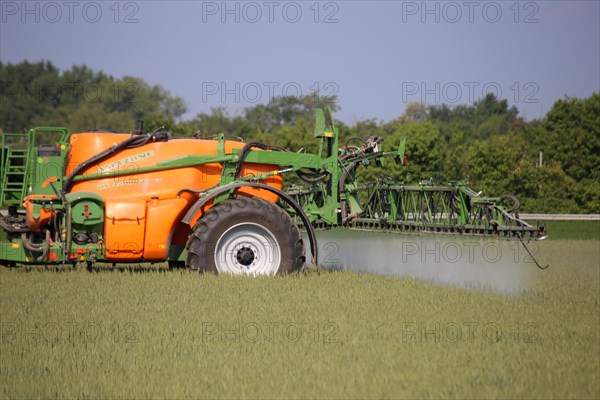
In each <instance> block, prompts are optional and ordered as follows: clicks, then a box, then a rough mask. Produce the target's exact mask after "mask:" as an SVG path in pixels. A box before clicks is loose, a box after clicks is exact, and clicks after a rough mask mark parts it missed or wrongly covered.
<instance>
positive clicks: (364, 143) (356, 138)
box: [344, 136, 367, 147]
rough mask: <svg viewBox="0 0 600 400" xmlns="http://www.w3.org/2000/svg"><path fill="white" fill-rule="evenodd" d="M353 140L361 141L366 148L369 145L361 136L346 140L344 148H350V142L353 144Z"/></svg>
mask: <svg viewBox="0 0 600 400" xmlns="http://www.w3.org/2000/svg"><path fill="white" fill-rule="evenodd" d="M353 140H359V141H361V142H362V144H363V145H364V146H366V145H367V142H366V141H365V139H363V138H361V137H359V136H352V137H351V138H349V139H348V140H346V143H344V147H348V143H350V142H351V141H353Z"/></svg>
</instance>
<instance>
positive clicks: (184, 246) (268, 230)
mask: <svg viewBox="0 0 600 400" xmlns="http://www.w3.org/2000/svg"><path fill="white" fill-rule="evenodd" d="M50 134H53V135H55V136H54V138H55V140H54V141H52V142H51V143H45V144H41V140H40V137H47V136H48V135H50ZM57 136H58V139H56V137H57ZM314 137H315V139H316V140H318V141H319V143H320V145H319V150H318V152H317V153H316V154H309V153H306V152H292V151H288V150H287V149H284V148H281V147H278V146H273V145H267V144H263V143H258V142H250V143H243V142H240V141H236V140H229V139H228V138H226V136H225V135H224V134H223V133H220V134H218V135H217V137H215V138H214V139H210V140H208V139H196V138H173V137H172V135H171V134H170V133H168V132H167V131H166V130H165V128H164V127H161V128H159V129H157V130H155V131H153V132H144V129H143V122H141V121H140V122H138V126H137V129H136V130H134V131H132V132H131V133H129V134H121V133H113V132H107V131H92V132H85V133H77V134H71V133H70V131H69V130H68V129H66V128H53V127H52V128H48V127H42V128H35V129H32V130H30V131H29V132H27V133H24V134H9V133H2V158H1V163H0V165H1V166H2V186H1V187H0V205H2V206H5V207H6V206H8V210H7V211H8V212H5V213H3V215H2V216H1V217H0V227H1V230H2V231H3V232H1V233H0V235H2V236H0V238H1V240H0V262H2V263H3V264H5V265H16V264H46V265H48V264H57V265H66V264H80V263H81V264H85V265H87V266H88V267H89V268H93V267H94V265H95V264H96V263H97V262H105V263H144V262H150V263H154V262H168V263H169V265H170V266H184V265H185V267H187V268H190V269H195V270H200V271H207V272H214V273H234V274H241V273H246V274H255V275H260V274H266V275H272V274H285V273H290V272H294V271H300V270H301V269H302V268H303V267H304V265H305V263H306V260H305V251H306V250H305V246H304V242H303V239H302V238H303V235H302V234H301V229H303V230H305V231H306V236H307V238H308V242H309V243H308V244H309V247H310V251H311V254H312V262H313V263H314V264H317V262H318V254H317V252H318V247H317V237H316V234H315V230H316V229H328V228H332V227H344V228H347V229H354V230H363V231H377V232H390V233H398V234H400V235H404V234H406V235H454V236H455V237H472V236H478V237H491V238H495V239H507V240H519V241H521V242H522V243H523V245H524V246H525V248H526V249H527V246H526V242H528V241H530V240H539V239H543V238H545V231H544V228H543V227H541V226H533V225H530V224H528V223H527V222H525V221H523V220H521V219H519V217H518V214H515V213H514V211H516V208H517V207H518V205H519V204H518V200H517V199H516V198H514V196H506V195H505V196H500V197H484V196H482V195H481V193H480V192H476V191H475V190H473V189H472V188H470V187H469V186H468V185H467V184H464V183H460V182H450V183H449V184H447V185H435V184H433V183H431V182H430V181H428V182H422V183H420V184H417V185H404V184H402V183H399V182H394V181H391V180H390V179H385V178H382V179H379V180H376V181H374V182H366V183H361V182H358V178H357V169H358V167H359V166H361V165H369V164H371V163H374V164H375V165H379V166H382V165H384V163H385V162H386V161H388V160H393V161H394V162H396V163H398V164H401V165H403V164H405V163H406V159H405V139H404V138H403V139H402V140H401V142H400V144H399V147H398V148H397V149H395V150H393V151H383V150H382V148H381V143H382V141H383V139H382V138H380V137H377V136H370V137H369V138H367V139H357V140H355V141H354V142H352V143H356V144H350V143H346V144H345V145H343V146H341V147H340V145H339V143H338V130H337V128H336V127H335V125H334V120H333V116H332V114H331V111H330V110H329V109H326V110H321V109H318V110H317V115H316V122H315V130H314ZM290 174H296V175H297V176H298V177H299V178H300V179H301V180H302V182H303V185H301V186H298V185H293V186H292V187H288V188H287V190H285V191H284V178H285V177H286V176H289V175H290ZM506 203H509V204H508V206H505V205H504V204H506ZM538 266H539V265H538Z"/></svg>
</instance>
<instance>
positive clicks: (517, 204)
mask: <svg viewBox="0 0 600 400" xmlns="http://www.w3.org/2000/svg"><path fill="white" fill-rule="evenodd" d="M504 199H511V200H512V201H513V205H512V207H509V208H507V209H506V212H508V213H511V212H513V211H516V210H518V209H519V207H521V202H520V201H519V199H517V197H516V196H513V195H512V194H503V195H502V196H500V201H502V200H504Z"/></svg>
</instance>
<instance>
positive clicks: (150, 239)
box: [67, 132, 283, 262]
mask: <svg viewBox="0 0 600 400" xmlns="http://www.w3.org/2000/svg"><path fill="white" fill-rule="evenodd" d="M128 137H130V135H128V134H114V133H97V132H93V133H80V134H74V135H72V136H71V149H70V152H69V158H68V164H67V174H68V173H69V172H71V171H72V170H73V169H74V168H75V167H76V166H77V165H79V164H81V163H82V162H84V161H86V160H88V159H89V158H90V157H93V156H94V155H96V154H98V153H100V152H102V151H104V150H106V149H108V148H110V147H111V146H112V145H114V144H116V143H120V142H122V141H124V140H125V139H127V138H128ZM218 144H219V142H218V141H217V140H199V139H172V140H169V141H165V142H149V143H147V144H145V145H143V146H140V147H137V148H133V149H126V150H123V151H120V152H118V153H116V154H114V155H112V156H110V157H109V158H107V159H104V160H102V161H101V162H99V163H97V164H95V165H90V167H89V168H87V169H86V170H85V171H84V172H83V175H84V176H85V175H91V174H98V173H102V174H108V175H107V176H106V177H104V176H103V177H101V178H94V179H91V180H80V181H76V182H75V183H74V184H73V186H72V188H71V190H70V192H79V191H86V192H94V193H97V194H98V195H100V196H101V197H102V199H103V200H104V204H105V219H104V228H103V237H104V243H105V245H106V258H107V260H108V261H115V262H117V261H120V262H134V261H139V260H146V261H164V260H166V259H167V257H168V254H169V248H170V246H171V245H173V244H174V245H184V244H185V241H186V240H187V236H188V234H189V232H190V226H189V225H185V224H183V223H182V222H181V219H182V218H183V216H184V215H185V213H186V212H187V211H188V209H189V208H190V207H191V206H192V204H193V203H194V202H195V201H196V200H197V199H198V195H197V194H195V193H193V192H187V191H184V192H181V193H180V191H181V190H182V189H190V190H191V191H200V190H203V189H207V188H209V187H211V186H214V185H217V184H219V182H220V180H221V171H222V169H223V165H222V164H221V163H213V164H204V165H195V166H185V167H180V168H174V169H164V170H157V171H151V172H139V169H140V168H144V167H154V166H156V165H157V163H159V162H163V161H168V160H174V159H177V158H181V157H184V156H187V155H217V154H218ZM243 145H244V144H243V143H240V142H234V141H225V152H226V153H231V151H232V149H237V148H242V147H243ZM275 169H276V167H274V166H273V165H264V164H251V163H247V164H245V165H244V168H243V169H242V175H247V174H253V175H256V174H261V173H265V172H270V171H273V170H275ZM123 172H125V174H122V173H123ZM111 173H112V174H111ZM262 183H266V184H268V185H271V186H273V187H275V188H278V189H281V188H282V185H283V182H282V179H281V176H279V175H273V176H270V177H269V178H267V179H265V180H263V181H262ZM178 193H180V195H179V197H178ZM238 193H239V194H241V195H247V196H256V197H260V198H263V199H265V200H267V201H270V202H276V201H277V199H278V197H277V196H276V195H274V194H273V193H271V192H266V191H264V190H262V191H261V190H260V189H254V188H244V189H241V190H240V191H239V192H238ZM199 217H200V215H197V216H196V218H195V219H194V223H195V221H196V220H197V219H198V218H199Z"/></svg>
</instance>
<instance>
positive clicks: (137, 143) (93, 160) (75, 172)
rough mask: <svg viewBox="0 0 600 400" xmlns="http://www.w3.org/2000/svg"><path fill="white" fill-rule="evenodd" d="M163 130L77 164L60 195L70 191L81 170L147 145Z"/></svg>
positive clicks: (130, 138)
mask: <svg viewBox="0 0 600 400" xmlns="http://www.w3.org/2000/svg"><path fill="white" fill-rule="evenodd" d="M164 129H165V127H164V126H161V127H160V128H158V129H156V130H155V131H154V132H152V133H149V134H147V135H132V136H130V137H129V138H127V139H125V140H124V141H122V142H121V143H117V144H115V145H113V146H111V147H109V148H108V149H106V150H104V151H102V152H100V153H98V154H96V155H95V156H93V157H91V158H88V159H87V160H85V161H84V162H82V163H81V164H79V165H78V166H77V167H75V169H74V170H73V172H71V173H70V174H69V176H67V179H65V181H64V183H63V187H62V193H63V194H65V193H67V192H68V191H69V189H71V186H72V184H73V178H75V177H76V176H77V175H79V174H80V173H81V172H82V171H83V170H85V169H86V168H87V167H89V166H90V165H93V164H95V163H97V162H100V161H102V160H104V159H106V158H108V157H109V156H111V155H112V154H114V153H117V152H119V151H121V150H123V149H133V148H136V147H140V146H143V145H145V144H146V143H148V142H149V141H150V140H152V138H153V137H154V135H155V134H156V133H158V132H160V131H162V130H164Z"/></svg>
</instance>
